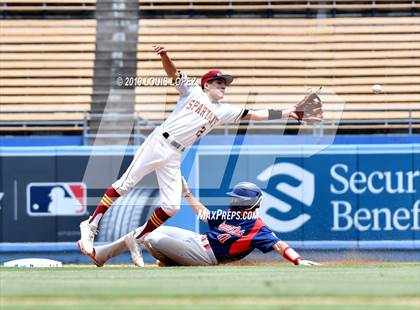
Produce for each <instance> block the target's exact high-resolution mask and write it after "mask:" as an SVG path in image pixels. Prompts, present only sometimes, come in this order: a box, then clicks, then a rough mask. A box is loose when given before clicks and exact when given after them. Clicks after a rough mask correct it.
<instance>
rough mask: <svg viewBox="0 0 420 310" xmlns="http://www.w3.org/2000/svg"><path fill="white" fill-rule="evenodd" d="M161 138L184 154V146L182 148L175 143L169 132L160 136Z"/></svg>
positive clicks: (179, 144)
mask: <svg viewBox="0 0 420 310" xmlns="http://www.w3.org/2000/svg"><path fill="white" fill-rule="evenodd" d="M162 136H163V137H164V138H165V139H166V140H167V141H168V143H169V144H170V145H172V146H173V147H174V148H176V149H177V150H178V151H181V152H184V151H185V146H183V145H182V144H181V143H179V142H177V141H175V140H174V139H173V138H172V137H171V135H170V134H169V132H166V131H165V132H164V133H163V134H162Z"/></svg>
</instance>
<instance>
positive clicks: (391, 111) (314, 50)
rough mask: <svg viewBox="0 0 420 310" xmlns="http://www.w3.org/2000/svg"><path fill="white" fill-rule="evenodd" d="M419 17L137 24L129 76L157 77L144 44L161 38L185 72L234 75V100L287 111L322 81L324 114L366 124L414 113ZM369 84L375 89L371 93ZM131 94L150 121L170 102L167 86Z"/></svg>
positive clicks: (419, 96) (419, 78)
mask: <svg viewBox="0 0 420 310" xmlns="http://www.w3.org/2000/svg"><path fill="white" fill-rule="evenodd" d="M419 23H420V19H419V18H418V17H408V18H335V19H316V20H315V19H304V20H302V19H300V20H295V19H253V20H249V19H228V20H224V21H223V25H221V23H220V20H217V19H213V20H211V19H206V20H198V19H189V20H142V21H141V22H140V33H139V35H140V37H141V39H140V40H139V41H140V42H142V43H141V44H139V46H138V50H139V52H138V59H139V62H138V68H139V69H138V70H139V71H138V75H139V76H141V77H143V78H146V77H151V76H157V75H162V76H163V75H164V72H163V70H162V67H161V63H160V61H159V59H158V58H157V57H156V56H155V55H154V54H153V52H152V51H151V48H150V45H151V44H153V43H154V42H161V43H162V44H164V45H165V46H166V47H167V49H168V50H170V51H171V57H172V58H173V59H174V60H175V62H176V64H177V66H178V67H179V68H182V69H183V70H184V71H186V72H187V73H189V74H190V75H192V76H194V77H199V76H200V75H201V74H203V72H205V71H206V70H209V69H212V68H220V69H222V70H224V71H226V72H229V73H231V74H233V75H235V76H237V77H238V78H237V80H236V81H235V83H234V86H232V87H231V88H229V89H228V92H227V95H226V101H228V102H232V103H234V104H237V105H238V106H243V103H244V102H248V104H252V106H254V107H273V106H274V107H279V108H282V107H287V106H290V104H291V103H293V102H296V100H298V99H299V98H301V97H302V96H303V94H304V93H305V90H306V89H307V88H314V87H317V86H319V85H323V86H324V91H323V98H324V99H325V103H326V109H330V110H334V109H335V110H338V111H337V112H332V111H330V112H329V113H326V117H327V118H328V117H330V118H331V119H337V118H340V117H341V118H342V119H344V120H347V121H351V120H364V121H365V125H366V126H371V125H369V124H368V123H369V120H371V121H372V123H374V122H375V120H378V121H379V120H381V119H384V118H386V119H388V120H395V121H396V120H399V119H400V120H404V119H405V120H407V119H408V118H409V117H410V116H411V117H417V118H419V116H420V115H419V114H420V113H419V110H418V109H419V103H420V86H419V85H420V34H419V32H420V28H419V27H418V25H419ZM373 84H381V85H382V88H383V92H382V93H381V94H374V93H372V90H371V87H372V85H373ZM137 95H138V96H137V103H138V104H137V110H138V111H141V112H142V114H143V115H145V116H146V117H147V118H149V119H161V118H163V117H164V115H166V114H167V113H166V114H165V113H162V111H167V112H170V111H172V109H173V107H174V103H175V101H176V99H177V94H176V91H175V90H174V89H173V88H172V87H156V86H153V87H147V86H142V87H138V88H137ZM342 102H345V106H344V108H345V112H344V113H343V115H340V114H341V113H340V111H339V110H340V109H341V106H342ZM149 103H154V104H153V105H151V104H149ZM410 109H411V110H413V111H414V112H412V113H411V115H410V112H409V110H410ZM146 110H148V112H145V111H146ZM355 110H361V111H355ZM377 110H380V111H381V112H378V111H377ZM366 121H368V122H366ZM375 126H376V125H375ZM380 126H384V124H383V122H382V124H381V125H380ZM388 126H391V125H390V124H388Z"/></svg>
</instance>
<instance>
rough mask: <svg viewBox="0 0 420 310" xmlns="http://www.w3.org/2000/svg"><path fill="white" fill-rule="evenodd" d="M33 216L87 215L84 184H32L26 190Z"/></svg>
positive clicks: (28, 210) (30, 213) (29, 210)
mask: <svg viewBox="0 0 420 310" xmlns="http://www.w3.org/2000/svg"><path fill="white" fill-rule="evenodd" d="M26 201H27V212H28V214H29V215H31V216H56V215H62V216H75V215H84V214H85V213H86V186H85V184H84V183H30V184H29V185H28V186H27V188H26Z"/></svg>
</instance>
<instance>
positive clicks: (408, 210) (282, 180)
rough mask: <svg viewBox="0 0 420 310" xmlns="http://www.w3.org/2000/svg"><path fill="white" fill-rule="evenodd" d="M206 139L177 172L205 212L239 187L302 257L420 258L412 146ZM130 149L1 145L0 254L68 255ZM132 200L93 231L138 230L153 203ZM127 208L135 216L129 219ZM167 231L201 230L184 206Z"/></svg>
mask: <svg viewBox="0 0 420 310" xmlns="http://www.w3.org/2000/svg"><path fill="white" fill-rule="evenodd" d="M219 141H220V140H219ZM213 142H214V141H213V139H212V138H209V139H205V140H203V142H202V143H201V144H200V145H196V146H194V147H192V148H191V149H190V151H189V152H187V153H186V154H185V158H184V162H183V166H182V173H183V175H184V176H186V177H187V178H188V182H189V184H190V185H191V186H192V188H193V190H194V192H195V194H196V195H197V196H199V197H200V200H201V201H202V202H203V203H204V204H205V205H207V206H208V207H209V208H210V209H214V210H215V209H217V208H218V207H224V206H226V205H227V204H228V199H227V198H226V197H225V192H226V191H228V189H229V188H231V187H232V185H234V184H235V183H236V182H239V181H243V180H247V181H251V182H255V183H257V184H258V185H259V186H260V187H261V188H262V189H263V190H264V192H265V202H264V204H263V207H262V208H261V209H260V215H261V216H262V217H263V218H264V220H265V221H266V223H267V224H268V225H269V226H270V227H272V228H273V230H274V231H276V233H277V234H278V236H279V237H280V238H281V239H283V240H286V241H290V243H291V244H292V245H293V246H295V247H296V248H298V249H300V250H304V251H311V252H312V251H318V250H328V251H339V252H340V253H345V252H348V251H358V250H363V251H379V252H381V251H382V252H383V251H387V253H391V252H394V254H395V253H401V252H407V253H409V254H410V255H411V256H413V255H414V256H415V257H418V256H419V254H418V253H419V251H418V250H419V249H420V241H419V240H420V228H419V225H420V144H416V143H411V144H376V145H369V144H365V145H362V144H359V145H357V144H352V145H314V144H312V145H284V144H283V145H278V144H275V143H273V140H272V139H271V140H261V139H260V141H259V142H260V143H259V144H257V143H254V144H253V143H248V142H249V141H246V139H245V140H244V139H242V138H240V139H238V137H231V141H228V139H226V140H225V141H224V142H226V143H224V144H223V145H220V144H215V143H213ZM134 152H135V148H134V147H128V148H123V147H111V148H110V147H96V148H92V147H77V148H74V147H69V146H57V147H2V148H1V152H0V167H1V178H0V198H1V199H0V206H1V209H0V222H1V223H2V225H1V230H0V240H1V242H2V244H1V246H0V253H3V254H5V253H6V254H7V255H8V256H7V257H10V255H11V254H12V253H16V252H20V251H19V249H20V248H19V246H21V245H22V243H27V242H31V243H30V244H26V245H25V246H26V248H21V251H23V252H25V251H26V253H36V252H37V251H38V252H39V251H41V252H43V250H42V249H44V250H45V251H47V252H48V251H49V252H51V248H49V247H48V246H47V244H46V245H45V246H44V247H42V246H37V244H39V243H35V242H42V243H45V242H49V243H51V246H52V247H54V249H55V250H57V248H56V247H57V246H58V247H59V246H60V245H62V246H65V247H66V251H67V252H75V251H76V247H75V245H74V242H73V241H75V240H77V238H78V235H79V231H78V224H79V222H80V221H81V220H82V219H84V218H86V216H87V214H88V213H89V212H91V211H92V210H93V209H94V207H95V204H96V203H97V201H98V199H99V198H98V197H100V195H101V194H102V191H103V188H105V187H106V186H108V185H109V184H110V183H111V182H112V181H113V180H114V179H115V177H116V175H118V174H120V173H121V172H122V171H123V170H124V169H125V168H126V167H127V166H128V165H129V163H130V160H131V158H132V156H133V154H134ZM92 167H93V168H92ZM98 180H100V181H98ZM92 182H93V183H95V184H93V183H92ZM98 182H99V183H98ZM145 182H146V183H145V184H142V186H146V187H148V188H156V187H157V184H156V181H155V180H154V178H153V177H151V178H148V179H147V180H146V181H145ZM92 184H93V186H92ZM53 189H55V192H54V193H55V194H53ZM56 192H58V196H54V195H56V194H57V193H56ZM134 192H135V193H138V195H139V196H141V195H145V192H141V191H138V192H136V191H134ZM152 192H153V191H148V192H147V193H152ZM60 195H61V196H60ZM147 195H149V194H147ZM150 195H156V193H155V192H154V194H150ZM133 199H134V200H133ZM136 199H138V198H136V197H134V198H133V197H131V198H130V202H124V201H121V202H120V203H119V204H117V205H116V206H114V207H113V210H114V211H113V212H114V213H113V214H112V216H113V218H109V219H108V220H107V221H105V222H106V224H105V225H107V227H101V228H100V229H101V231H102V232H104V231H105V232H106V231H107V230H113V231H117V232H118V233H119V234H122V233H124V232H125V231H124V229H123V227H124V226H129V227H132V226H133V225H134V226H135V225H139V224H141V222H142V221H144V220H145V218H146V214H145V213H147V212H150V210H151V209H152V208H153V207H154V206H155V205H157V204H158V203H157V202H156V200H153V199H152V200H150V201H151V203H150V204H151V205H149V206H148V208H147V209H146V208H144V207H143V205H141V203H139V200H136ZM53 200H54V201H55V203H52V201H53ZM142 201H144V200H142ZM66 205H69V207H68V208H67V209H66V208H65V206H66ZM122 206H124V207H122ZM72 207H73V208H72ZM133 207H135V208H140V209H139V212H140V213H139V214H143V215H140V216H137V215H136V216H134V215H132V214H134V213H129V212H128V210H131V209H132V208H133ZM110 214H111V212H110ZM132 218H135V221H137V222H133V221H132V220H131V219H132ZM104 220H105V218H104ZM130 220H131V222H130ZM168 224H169V225H174V226H179V227H183V228H186V229H191V230H197V231H204V230H205V229H206V227H205V225H202V224H200V223H199V221H198V220H197V219H196V217H195V215H194V214H193V213H192V212H191V211H190V210H189V208H188V207H183V208H182V209H181V211H180V212H179V214H177V216H175V217H174V218H172V219H171V220H170V221H169V222H168ZM117 235H118V234H117ZM112 236H113V237H112V238H111V239H114V238H115V236H116V235H115V234H114V235H112ZM102 241H109V240H107V239H106V238H105V239H104V238H103V239H102ZM56 242H59V243H58V244H57V243H56ZM66 242H71V243H66ZM25 249H26V250H25ZM48 249H49V250H48ZM34 251H35V252H34ZM389 251H391V252H389ZM53 252H54V251H53ZM337 253H338V252H337ZM416 253H417V254H416ZM3 254H2V255H0V256H1V259H2V260H3V258H4V257H5V256H4V255H3ZM74 257H78V256H77V255H75V256H74ZM77 259H79V258H77Z"/></svg>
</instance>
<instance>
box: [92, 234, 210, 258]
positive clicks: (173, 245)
mask: <svg viewBox="0 0 420 310" xmlns="http://www.w3.org/2000/svg"><path fill="white" fill-rule="evenodd" d="M124 237H125V236H123V237H121V238H120V239H118V240H116V241H114V242H112V243H110V244H106V245H102V246H97V247H95V251H96V260H97V262H98V263H100V264H104V263H105V262H106V261H107V260H109V259H110V258H112V257H114V256H117V255H119V254H121V253H123V252H126V251H128V248H127V246H126V245H125V242H124ZM202 238H203V235H200V234H197V233H194V232H192V231H189V230H186V229H182V228H178V227H172V226H160V227H158V228H157V229H156V230H154V231H152V232H151V233H149V234H148V235H147V236H146V237H145V238H144V245H145V247H146V249H147V250H148V252H149V253H150V254H151V255H152V256H153V257H154V258H156V259H158V260H159V261H161V262H162V263H163V264H165V265H167V266H209V265H217V264H218V262H217V260H216V257H215V256H214V253H213V251H212V250H211V248H210V247H209V246H206V245H207V241H206V240H204V241H203V240H202Z"/></svg>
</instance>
